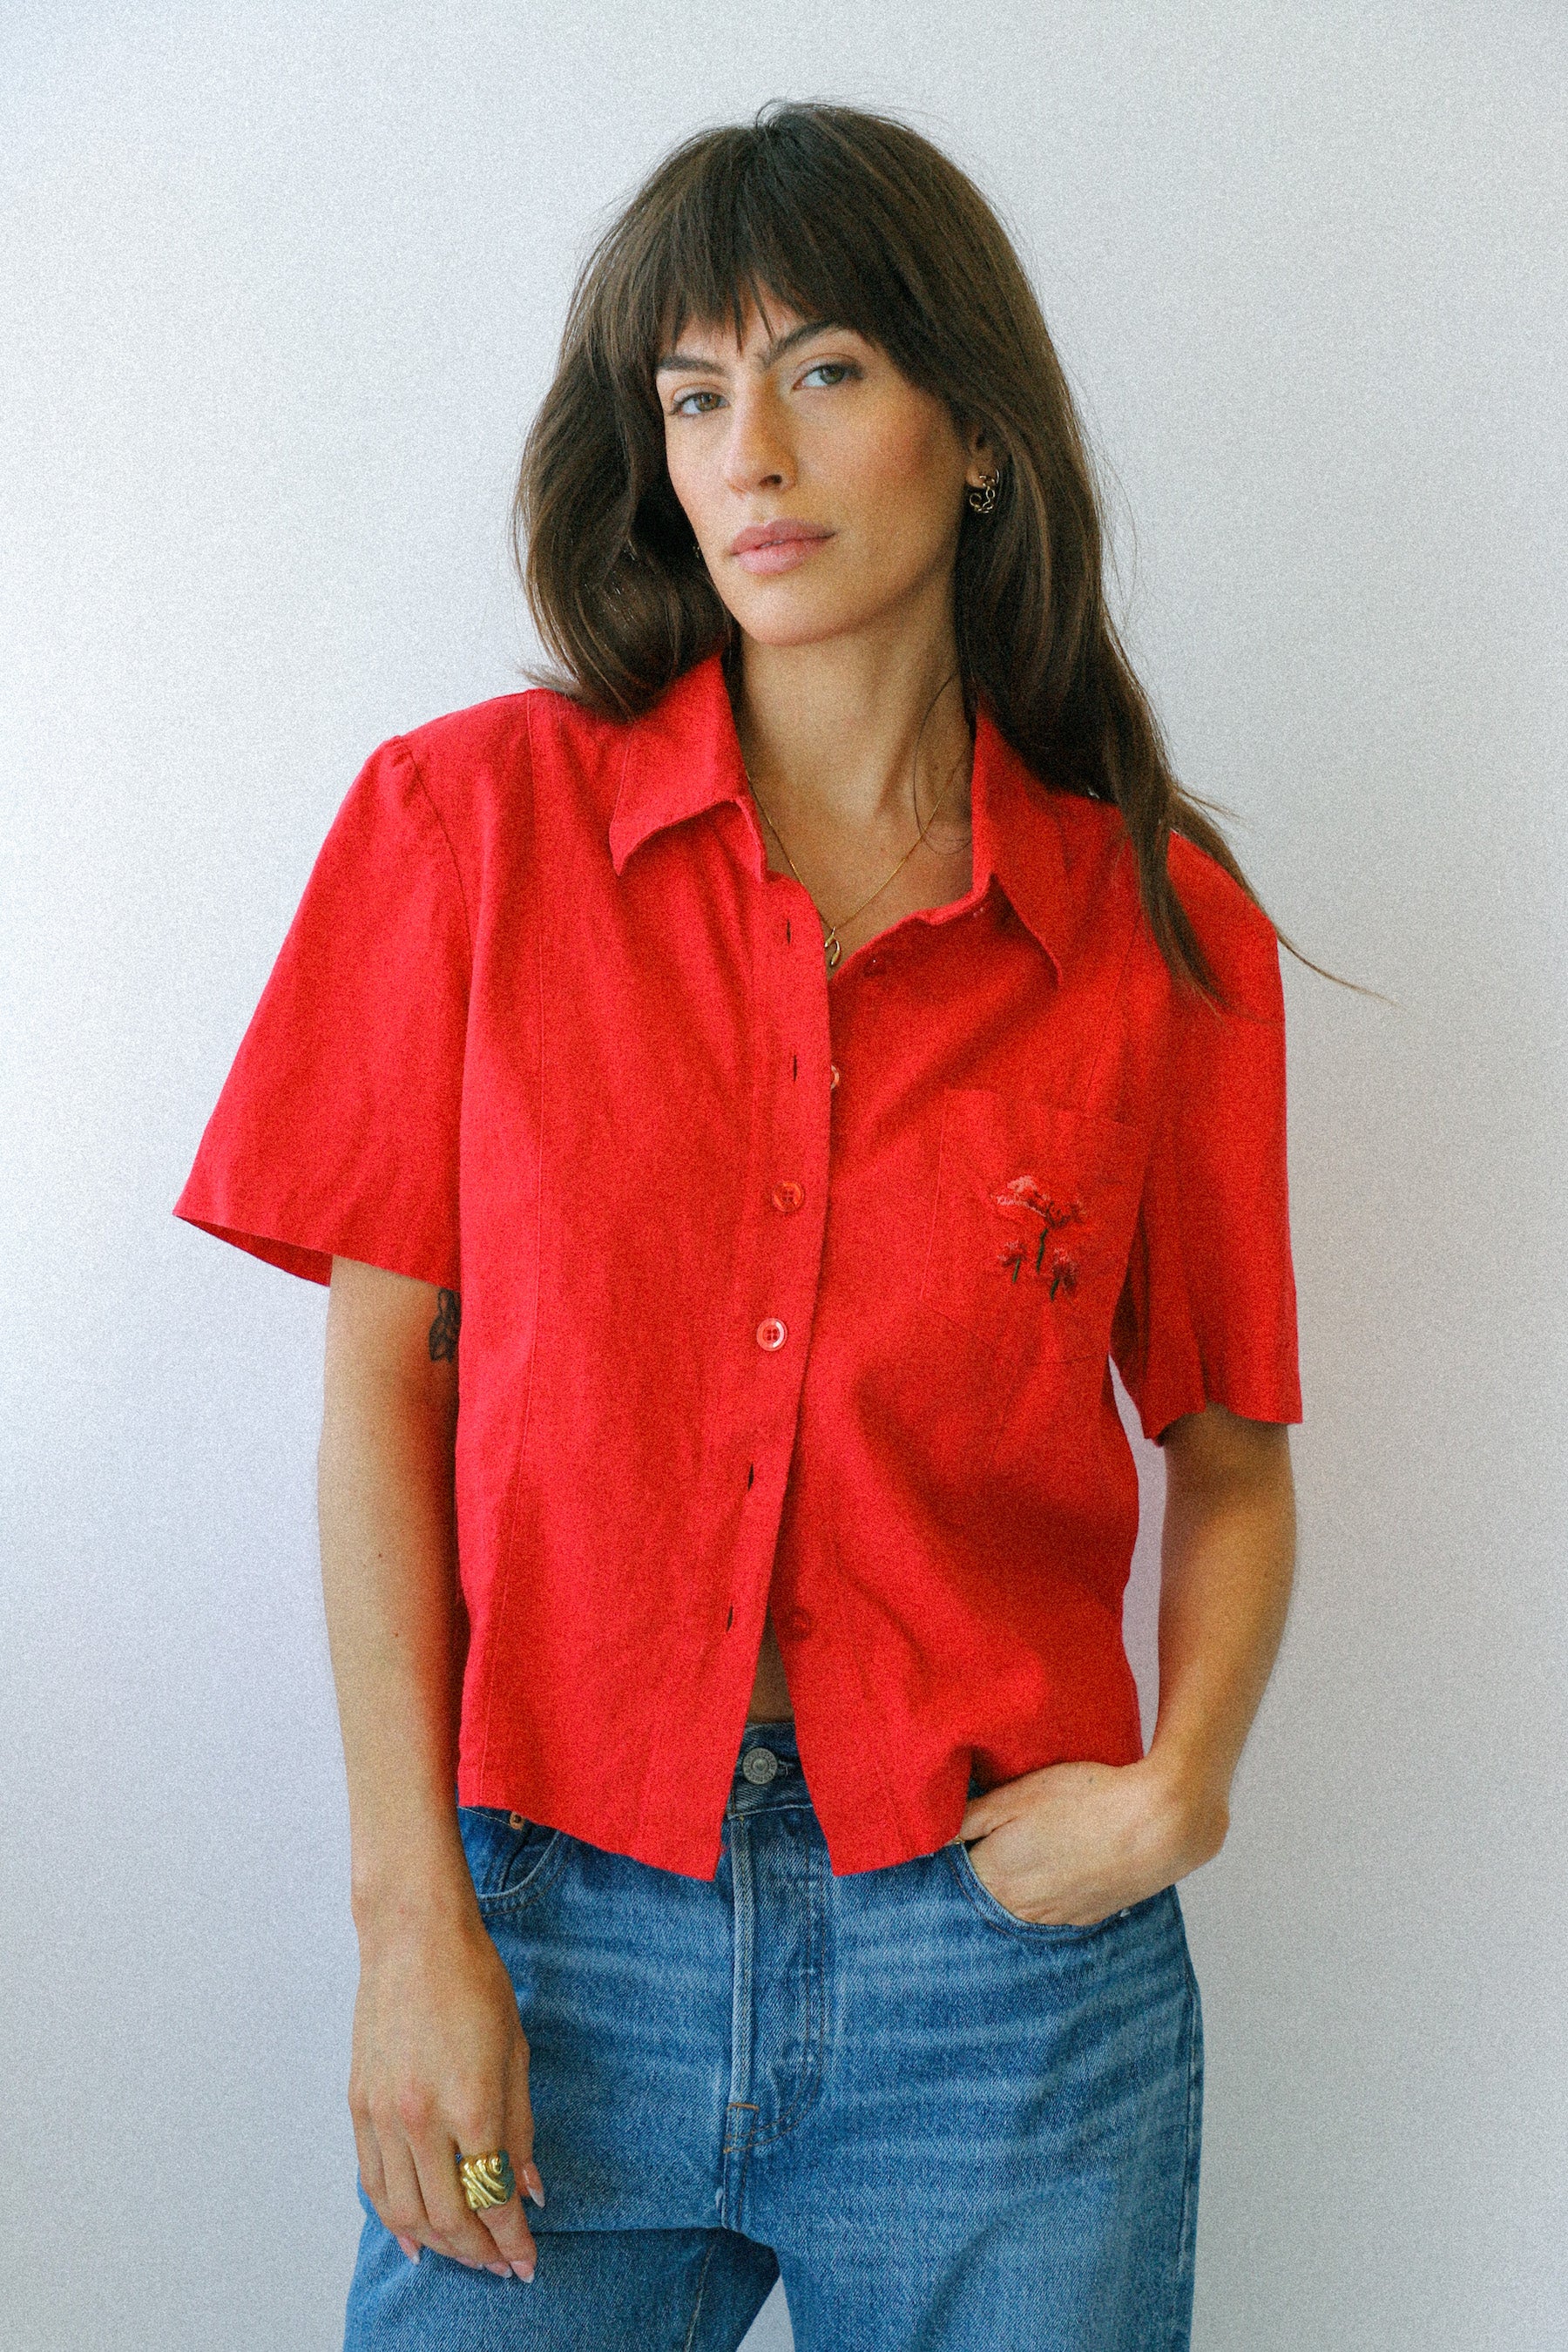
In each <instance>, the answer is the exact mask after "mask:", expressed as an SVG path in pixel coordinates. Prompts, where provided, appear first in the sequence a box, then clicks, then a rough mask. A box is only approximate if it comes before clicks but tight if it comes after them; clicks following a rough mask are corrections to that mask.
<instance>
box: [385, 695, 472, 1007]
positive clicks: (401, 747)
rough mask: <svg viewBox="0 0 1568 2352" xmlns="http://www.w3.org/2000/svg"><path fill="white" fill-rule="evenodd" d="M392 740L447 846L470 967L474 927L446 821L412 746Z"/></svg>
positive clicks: (400, 739)
mask: <svg viewBox="0 0 1568 2352" xmlns="http://www.w3.org/2000/svg"><path fill="white" fill-rule="evenodd" d="M392 740H393V744H394V746H395V749H396V750H397V751H400V752H401V753H402V754H403V757H404V758H405V760H406V761H407V762H408V765H409V767H410V768H411V769H412V770H413V772H414V781H415V782H416V784H417V785H418V787H419V797H420V799H421V800H422V801H423V802H424V803H425V805H426V808H427V809H428V810H429V812H430V814H431V815H432V816H433V817H434V818H435V820H436V825H437V831H438V832H439V834H440V835H441V838H442V840H443V841H444V842H445V843H446V845H447V856H448V857H449V858H450V860H451V863H452V879H453V881H454V882H455V883H456V884H457V886H458V906H459V907H461V908H462V910H463V936H464V938H465V939H466V940H468V962H469V964H470V965H472V963H473V960H474V926H473V920H472V918H471V917H470V915H469V913H468V892H467V891H466V890H465V889H464V887H463V869H462V867H461V866H459V865H458V853H457V851H456V850H455V849H454V848H453V846H452V836H451V835H450V834H449V833H448V832H447V820H446V818H445V817H444V816H443V815H442V814H441V812H440V810H439V809H438V808H437V805H436V801H435V797H434V795H433V794H432V793H431V790H430V787H429V785H428V784H427V783H426V781H425V772H424V770H423V769H422V768H421V767H420V765H419V761H418V758H417V756H416V752H415V751H414V747H413V745H412V744H411V743H410V742H409V740H408V738H407V737H406V736H405V735H395V736H394V737H393V739H392Z"/></svg>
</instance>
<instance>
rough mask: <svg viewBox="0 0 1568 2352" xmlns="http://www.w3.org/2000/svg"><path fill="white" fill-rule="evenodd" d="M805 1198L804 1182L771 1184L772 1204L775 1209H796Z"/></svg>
mask: <svg viewBox="0 0 1568 2352" xmlns="http://www.w3.org/2000/svg"><path fill="white" fill-rule="evenodd" d="M804 1200H805V1185H804V1184H775V1185H774V1186H773V1206H774V1208H775V1209H785V1210H788V1209H798V1208H799V1206H800V1204H801V1202H803V1201H804Z"/></svg>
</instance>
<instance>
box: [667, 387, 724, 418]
mask: <svg viewBox="0 0 1568 2352" xmlns="http://www.w3.org/2000/svg"><path fill="white" fill-rule="evenodd" d="M720 397H721V395H720V394H718V393H716V392H714V391H712V390H710V388H709V387H707V386H706V385H701V384H700V385H698V386H697V387H696V388H695V389H694V390H693V391H691V392H681V393H678V394H676V396H675V398H674V400H673V401H671V403H670V405H669V414H670V415H671V416H710V415H712V414H713V412H712V410H711V409H710V408H688V406H687V402H688V401H689V400H718V399H719V398H720Z"/></svg>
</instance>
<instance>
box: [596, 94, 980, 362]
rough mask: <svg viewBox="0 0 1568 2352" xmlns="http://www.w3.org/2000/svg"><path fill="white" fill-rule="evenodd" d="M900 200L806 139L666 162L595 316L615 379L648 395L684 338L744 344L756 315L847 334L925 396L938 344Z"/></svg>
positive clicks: (779, 125) (743, 134)
mask: <svg viewBox="0 0 1568 2352" xmlns="http://www.w3.org/2000/svg"><path fill="white" fill-rule="evenodd" d="M682 165H684V166H685V168H684V169H683V168H681V167H682ZM660 194H661V195H662V197H663V201H662V202H655V203H654V204H652V205H649V206H648V207H647V211H646V212H645V213H644V214H643V215H642V217H641V221H640V223H639V226H640V228H641V232H642V233H641V236H639V237H638V238H637V244H638V246H639V247H640V250H638V251H637V253H636V255H635V257H634V256H633V255H632V254H629V253H628V254H626V255H624V256H623V257H622V262H623V266H622V268H620V269H619V270H618V271H617V272H616V275H617V277H618V278H619V280H620V289H621V291H622V292H623V294H624V296H625V297H626V299H624V300H623V301H622V302H621V303H619V304H616V305H615V306H613V308H611V309H610V310H609V311H608V313H607V315H606V316H605V329H606V331H608V333H609V334H610V335H612V336H613V338H614V342H613V346H612V348H611V349H610V350H609V351H607V352H605V357H606V359H607V360H608V361H609V362H610V365H611V369H612V372H613V373H616V374H617V375H619V376H621V378H622V380H623V381H625V380H626V378H627V377H632V376H635V377H636V378H637V380H638V381H639V382H640V383H641V384H642V385H644V386H645V387H648V388H651V386H652V383H653V373H654V367H655V363H656V362H657V361H658V359H659V357H660V356H661V355H662V354H663V353H664V352H667V351H669V350H672V349H673V348H674V346H675V344H676V342H677V341H678V339H679V335H680V333H681V331H682V330H683V329H684V328H685V327H687V326H692V325H695V326H700V327H710V328H717V327H721V326H724V325H729V326H730V327H731V328H732V329H733V331H734V334H735V338H736V341H741V340H742V337H743V335H744V331H745V320H746V314H747V311H748V310H750V309H751V308H752V307H753V306H754V307H755V309H756V310H758V311H760V312H762V313H763V314H764V315H767V314H770V313H771V312H773V310H778V309H781V308H784V309H788V310H793V311H795V312H796V313H797V314H798V315H799V316H800V317H801V318H803V319H820V320H824V321H825V322H831V323H832V324H834V325H835V326H842V327H848V328H852V329H854V330H855V331H857V332H858V333H859V334H863V335H865V336H866V337H867V338H868V340H869V341H873V342H876V343H878V344H879V345H880V346H881V347H882V348H883V349H884V350H885V351H886V352H888V353H889V357H890V358H892V359H893V360H894V362H895V363H896V364H898V365H900V366H901V367H903V369H904V370H905V372H906V373H909V374H911V375H913V376H915V377H916V378H917V380H921V381H925V382H928V383H929V382H930V381H931V376H932V373H933V366H932V362H933V361H934V360H935V356H936V346H937V335H936V333H935V332H934V331H933V329H934V325H935V322H934V320H930V319H929V314H928V312H927V307H926V299H927V289H925V288H924V286H923V285H922V284H921V270H920V268H919V263H918V259H917V258H916V256H915V254H914V253H913V251H912V250H911V239H910V219H909V211H910V194H911V192H910V191H909V190H904V191H899V192H895V191H894V190H892V189H891V188H889V187H888V186H886V185H885V184H884V183H883V177H882V175H881V174H879V173H876V172H868V170H867V168H866V158H865V156H864V155H863V154H861V155H852V154H849V153H846V152H842V151H840V150H838V148H837V144H836V142H834V141H833V140H832V139H831V138H824V137H823V135H822V133H821V131H820V129H819V128H817V127H816V126H813V125H808V124H804V123H795V122H788V121H783V122H781V121H773V122H772V123H768V124H762V125H757V126H752V127H748V128H747V129H745V130H739V131H731V132H730V133H728V134H722V133H721V134H720V135H719V136H717V137H715V136H713V135H712V134H711V133H710V134H708V135H707V136H706V137H704V138H703V139H701V140H700V142H694V143H693V145H692V146H691V147H690V148H689V149H688V150H686V151H685V152H683V153H678V155H677V157H675V158H674V159H672V164H671V166H670V167H668V177H667V179H666V184H665V187H664V188H663V189H662V190H661V191H660ZM898 196H901V199H902V200H901V202H900V201H896V200H895V199H896V197H898ZM626 263H632V264H633V265H634V266H632V267H630V268H626V266H625V265H626Z"/></svg>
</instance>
